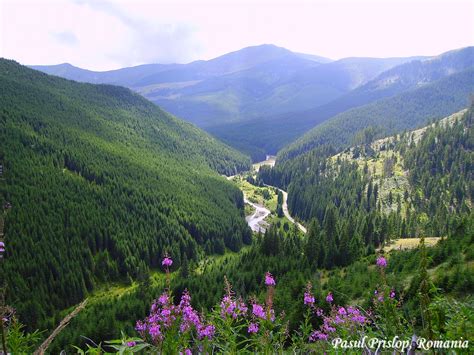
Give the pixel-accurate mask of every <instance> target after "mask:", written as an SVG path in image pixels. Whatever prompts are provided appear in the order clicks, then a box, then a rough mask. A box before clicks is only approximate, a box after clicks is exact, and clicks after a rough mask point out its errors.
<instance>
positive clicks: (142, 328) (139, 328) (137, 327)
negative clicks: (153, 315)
mask: <svg viewBox="0 0 474 355" xmlns="http://www.w3.org/2000/svg"><path fill="white" fill-rule="evenodd" d="M135 330H136V331H137V332H139V333H142V332H144V331H146V324H145V323H143V322H142V321H140V320H139V321H138V322H137V324H136V325H135Z"/></svg>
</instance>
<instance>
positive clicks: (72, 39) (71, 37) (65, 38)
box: [51, 31, 79, 46]
mask: <svg viewBox="0 0 474 355" xmlns="http://www.w3.org/2000/svg"><path fill="white" fill-rule="evenodd" d="M51 36H53V38H55V39H56V41H58V42H59V43H61V44H65V45H67V46H76V45H78V44H79V40H78V39H77V37H76V35H75V34H74V33H73V32H71V31H64V32H54V33H51Z"/></svg>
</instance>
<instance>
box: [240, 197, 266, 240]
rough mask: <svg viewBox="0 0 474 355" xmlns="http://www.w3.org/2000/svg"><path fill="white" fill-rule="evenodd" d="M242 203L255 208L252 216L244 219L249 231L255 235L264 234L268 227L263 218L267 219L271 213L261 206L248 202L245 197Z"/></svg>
mask: <svg viewBox="0 0 474 355" xmlns="http://www.w3.org/2000/svg"><path fill="white" fill-rule="evenodd" d="M244 202H245V203H247V204H249V205H250V206H252V207H253V208H255V212H254V213H253V214H252V215H250V216H247V217H245V220H246V221H247V224H248V225H249V227H250V229H252V231H254V232H257V233H258V232H262V233H265V230H266V229H267V228H268V226H269V224H268V223H267V222H266V221H265V218H267V216H268V215H269V214H270V213H271V212H270V210H269V209H268V208H266V207H264V206H262V205H259V204H256V203H253V202H250V201H249V200H247V197H245V195H244Z"/></svg>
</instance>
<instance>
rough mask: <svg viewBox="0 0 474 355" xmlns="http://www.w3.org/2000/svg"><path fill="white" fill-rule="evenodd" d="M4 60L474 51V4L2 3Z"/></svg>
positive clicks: (121, 62) (141, 60)
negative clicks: (253, 50)
mask: <svg viewBox="0 0 474 355" xmlns="http://www.w3.org/2000/svg"><path fill="white" fill-rule="evenodd" d="M0 4H1V5H0V18H1V19H2V25H1V32H0V56H1V57H5V58H9V59H14V60H17V61H19V62H20V63H22V64H27V65H53V64H61V63H70V64H72V65H74V66H78V67H81V68H85V69H89V70H96V71H105V70H113V69H118V68H123V67H129V66H136V65H141V64H151V63H160V64H170V63H180V64H184V63H190V62H193V61H196V60H209V59H212V58H216V57H218V56H221V55H223V54H226V53H229V52H234V51H237V50H239V49H242V48H245V47H251V46H257V45H261V44H273V45H276V46H278V47H283V48H286V49H288V50H291V51H293V52H298V53H305V54H312V55H317V56H322V57H326V58H330V59H332V60H338V59H341V58H346V57H376V58H387V57H410V56H435V55H439V54H441V53H443V52H446V51H449V50H453V49H458V48H463V47H467V46H472V45H473V44H474V38H473V34H472V31H470V28H471V27H472V23H473V22H474V15H473V14H474V3H473V2H470V1H463V0H455V1H428V0H414V1H404V0H402V1H393V0H379V1H376V2H375V1H361V2H357V3H356V2H353V1H349V0H336V1H331V2H328V1H325V0H316V1H309V0H300V1H296V2H289V1H269V0H259V1H248V0H243V1H240V2H238V3H237V2H234V1H219V2H216V1H214V0H210V1H206V2H202V3H197V2H189V1H187V0H175V1H170V0H163V1H156V2H151V1H136V2H131V1H128V0H113V1H92V0H46V1H36V2H31V1H26V0H16V1H12V0H2V1H1V2H0Z"/></svg>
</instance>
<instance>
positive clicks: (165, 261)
mask: <svg viewBox="0 0 474 355" xmlns="http://www.w3.org/2000/svg"><path fill="white" fill-rule="evenodd" d="M161 265H162V266H167V267H170V266H171V265H173V260H172V259H171V258H169V257H167V256H166V257H165V258H164V259H163V261H162V262H161Z"/></svg>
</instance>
